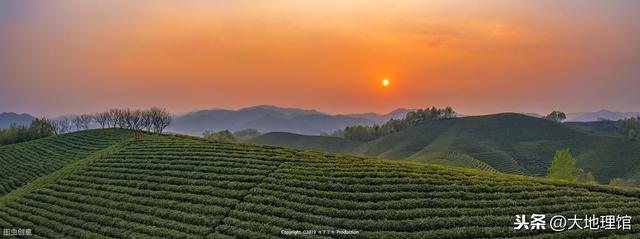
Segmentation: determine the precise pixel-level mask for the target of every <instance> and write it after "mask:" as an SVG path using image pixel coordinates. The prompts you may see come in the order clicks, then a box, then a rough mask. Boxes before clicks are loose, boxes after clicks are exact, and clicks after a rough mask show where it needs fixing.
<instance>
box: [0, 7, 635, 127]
mask: <svg viewBox="0 0 640 239" xmlns="http://www.w3.org/2000/svg"><path fill="white" fill-rule="evenodd" d="M637 9H640V2H638V1H630V0H620V1H595V0H593V1H591V0H587V1H579V0H564V1H552V0H541V1H539V0H530V1H525V0H519V1H507V0H502V1H498V0H475V1H468V0H467V1H463V0H447V1H445V0H440V1H364V0H363V1H293V0H292V1H275V0H274V1H124V0H120V1H98V0H95V1H86V0H70V1H56V0H53V1H17V0H9V1H2V2H0V83H1V85H0V112H2V111H16V112H27V113H32V114H36V115H60V114H69V113H82V112H95V111H98V110H102V109H104V108H109V107H133V108H138V107H149V106H154V105H157V106H163V107H166V108H167V109H169V110H170V111H171V112H174V113H183V112H187V111H191V110H196V109H205V108H214V107H215V108H239V107H245V106H251V105H257V104H275V105H280V106H291V107H301V108H314V109H318V110H320V111H324V112H330V113H348V112H368V111H374V112H386V111H390V110H393V109H395V108H398V107H405V108H414V107H424V106H431V105H435V106H446V105H451V106H453V107H454V108H455V109H457V110H458V111H460V112H463V113H465V114H482V113H492V112H504V111H516V112H541V113H544V112H547V111H550V110H554V109H559V110H563V111H568V112H574V111H588V110H599V109H602V108H607V109H611V110H619V111H640V106H638V104H637V102H640V94H639V93H638V89H640V67H639V66H640V47H639V46H638V44H637V42H640V27H639V26H638V24H637V22H640V15H638V14H636V13H635V12H634V11H636V10H637ZM384 78H389V79H390V80H391V82H392V83H391V84H390V85H389V86H388V87H384V86H383V85H382V84H381V81H382V80H383V79H384Z"/></svg>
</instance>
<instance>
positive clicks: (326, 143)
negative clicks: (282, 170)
mask: <svg viewBox="0 0 640 239" xmlns="http://www.w3.org/2000/svg"><path fill="white" fill-rule="evenodd" d="M249 142H250V143H253V144H271V145H278V146H282V147H287V148H300V149H308V150H315V151H322V152H330V153H348V152H351V151H352V150H353V149H354V148H355V147H357V146H358V145H360V144H361V143H360V142H356V141H352V140H348V139H344V138H337V137H325V136H306V135H299V134H292V133H283V132H275V133H267V134H264V135H260V136H258V137H257V138H254V139H252V140H249Z"/></svg>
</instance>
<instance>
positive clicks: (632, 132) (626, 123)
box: [616, 116, 640, 139]
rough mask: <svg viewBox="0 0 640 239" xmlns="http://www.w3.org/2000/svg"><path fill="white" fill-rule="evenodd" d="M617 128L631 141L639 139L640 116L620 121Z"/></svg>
mask: <svg viewBox="0 0 640 239" xmlns="http://www.w3.org/2000/svg"><path fill="white" fill-rule="evenodd" d="M616 128H618V132H619V133H620V134H622V135H626V136H628V137H629V138H631V139H637V138H638V137H640V116H638V117H635V118H627V119H621V120H618V122H616Z"/></svg>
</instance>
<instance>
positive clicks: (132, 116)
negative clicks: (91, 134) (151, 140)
mask: <svg viewBox="0 0 640 239" xmlns="http://www.w3.org/2000/svg"><path fill="white" fill-rule="evenodd" d="M171 120H172V118H171V114H169V113H168V112H167V111H166V110H165V109H162V108H158V107H153V108H151V109H148V110H132V109H110V110H107V111H104V112H99V113H96V114H93V115H78V116H75V117H71V118H62V119H59V120H55V121H53V122H52V126H53V130H54V132H55V134H63V133H66V132H69V131H70V130H72V129H73V127H75V129H76V130H86V129H89V128H90V127H91V125H92V124H93V123H96V124H98V125H100V127H102V128H124V129H131V130H136V131H142V130H146V131H149V132H155V133H162V131H163V130H164V129H165V128H167V127H168V126H169V125H170V124H171Z"/></svg>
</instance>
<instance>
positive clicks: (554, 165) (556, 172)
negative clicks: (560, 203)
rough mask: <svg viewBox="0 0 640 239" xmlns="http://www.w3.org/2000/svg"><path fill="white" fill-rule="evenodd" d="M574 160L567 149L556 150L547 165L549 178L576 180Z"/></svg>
mask: <svg viewBox="0 0 640 239" xmlns="http://www.w3.org/2000/svg"><path fill="white" fill-rule="evenodd" d="M576 172H577V170H576V160H575V159H574V158H573V156H571V152H569V149H564V150H558V151H556V155H555V156H554V158H553V161H551V166H550V167H549V175H548V177H549V178H553V179H562V180H567V181H572V182H573V181H576Z"/></svg>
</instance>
